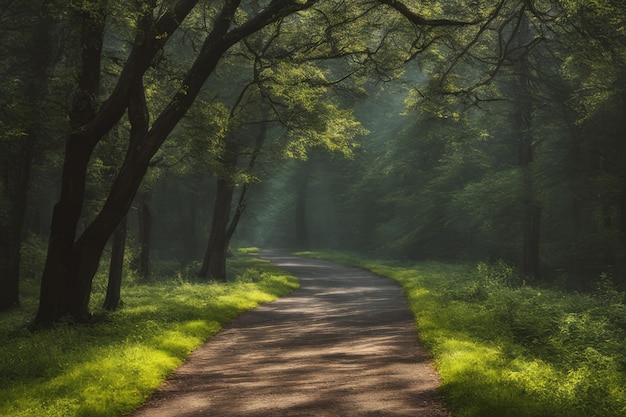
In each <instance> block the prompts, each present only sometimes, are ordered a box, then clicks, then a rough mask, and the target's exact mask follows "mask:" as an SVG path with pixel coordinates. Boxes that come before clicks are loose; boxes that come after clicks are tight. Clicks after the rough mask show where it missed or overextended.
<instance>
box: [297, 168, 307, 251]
mask: <svg viewBox="0 0 626 417" xmlns="http://www.w3.org/2000/svg"><path fill="white" fill-rule="evenodd" d="M298 171H299V172H300V175H298V176H297V178H296V181H297V183H296V187H297V188H296V211H295V228H296V245H297V247H298V249H300V250H308V249H309V234H308V230H307V226H306V223H307V222H306V218H307V216H306V212H307V209H306V208H307V203H306V202H307V197H308V189H309V175H310V169H309V163H308V162H303V165H302V168H301V169H299V170H298Z"/></svg>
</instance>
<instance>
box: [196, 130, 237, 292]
mask: <svg viewBox="0 0 626 417" xmlns="http://www.w3.org/2000/svg"><path fill="white" fill-rule="evenodd" d="M237 148H238V146H237V144H236V143H235V142H234V140H232V139H231V140H229V142H228V143H227V144H226V149H225V150H224V155H223V157H222V161H221V163H222V167H223V169H224V174H223V177H222V178H218V179H217V190H216V193H215V208H214V210H213V222H212V223H211V231H210V233H209V243H208V244H207V249H206V252H205V254H204V260H203V261H202V266H201V267H200V271H199V273H198V276H200V277H201V278H208V279H212V280H217V281H225V280H226V255H227V253H228V243H229V238H228V235H227V229H228V223H229V221H230V212H231V208H232V203H233V195H234V192H235V184H234V183H233V178H232V176H233V174H234V172H235V169H236V167H237V158H238V155H237Z"/></svg>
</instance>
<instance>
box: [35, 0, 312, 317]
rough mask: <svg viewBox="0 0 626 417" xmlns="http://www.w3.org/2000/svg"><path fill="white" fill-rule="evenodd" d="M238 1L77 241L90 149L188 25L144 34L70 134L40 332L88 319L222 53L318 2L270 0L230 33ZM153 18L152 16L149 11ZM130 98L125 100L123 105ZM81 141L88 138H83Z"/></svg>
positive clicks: (132, 146) (230, 4)
mask: <svg viewBox="0 0 626 417" xmlns="http://www.w3.org/2000/svg"><path fill="white" fill-rule="evenodd" d="M195 3H196V2H190V1H184V0H181V1H180V2H179V3H178V4H177V6H176V10H178V7H179V6H180V5H181V4H184V5H191V7H193V4H195ZM239 3H240V0H227V1H225V2H224V5H223V7H222V10H221V11H220V13H219V14H218V15H217V16H216V18H215V20H214V24H213V26H212V29H211V32H210V33H209V35H208V36H207V38H206V39H205V41H204V43H203V45H202V47H201V49H200V52H199V54H198V56H197V58H196V60H195V61H194V63H193V64H192V66H191V67H190V69H189V71H188V72H187V75H186V76H185V78H184V79H183V81H182V86H181V88H180V89H179V90H178V92H177V93H176V94H175V95H174V97H173V98H172V100H171V101H170V103H169V104H168V105H167V106H166V107H165V108H164V109H163V111H162V112H161V113H160V114H159V116H158V117H157V119H156V120H155V122H154V124H153V125H152V127H151V129H150V131H149V132H147V134H146V135H144V138H143V139H141V140H139V139H137V140H134V139H133V133H132V132H131V141H130V143H129V147H128V150H127V153H126V157H125V159H124V162H123V164H122V166H121V168H120V171H119V174H118V177H117V178H116V180H115V181H114V183H113V186H112V187H111V190H110V193H109V196H108V197H107V200H106V202H105V203H104V206H103V208H102V210H101V211H100V213H99V214H98V215H97V216H96V218H95V219H94V221H93V222H92V223H91V224H90V225H89V226H88V227H87V229H86V230H85V232H84V233H83V234H82V235H81V237H80V238H79V239H78V240H77V241H76V243H75V244H74V241H73V240H74V234H75V233H76V225H77V221H78V217H79V215H80V210H81V207H82V196H83V193H84V179H85V170H86V166H87V163H88V161H89V157H90V155H91V152H92V151H93V148H94V146H95V144H97V142H98V141H99V140H100V139H101V138H102V137H103V136H104V135H105V134H106V133H107V132H108V131H109V130H110V129H111V127H112V126H113V125H114V124H115V122H116V121H117V120H119V118H120V117H121V114H120V113H119V109H120V108H121V109H122V113H123V111H124V109H125V108H126V106H127V105H128V107H129V109H130V107H131V104H132V102H133V100H134V99H136V96H137V94H136V93H133V94H131V90H132V91H137V86H138V85H140V84H141V77H142V75H143V73H144V72H145V70H146V68H147V66H148V65H149V64H150V62H151V59H152V58H153V57H154V54H155V53H156V52H157V51H158V50H160V48H161V47H162V46H163V43H164V42H165V40H164V39H169V37H170V36H169V34H171V33H172V32H173V30H175V29H176V28H177V26H178V24H179V23H180V21H182V19H181V18H178V19H177V17H180V15H176V14H172V15H171V16H170V18H171V20H172V21H173V23H174V24H173V26H174V27H173V30H171V31H168V30H163V31H156V32H154V30H150V31H148V30H146V31H144V32H142V33H143V35H142V38H143V42H139V43H137V44H136V47H135V48H133V51H132V52H131V54H130V57H129V59H128V61H127V65H126V67H125V68H124V70H123V71H122V75H121V76H120V80H119V82H118V84H117V86H116V88H115V89H114V91H113V93H112V96H111V97H110V98H109V100H107V101H106V102H105V103H104V104H103V106H102V108H101V110H100V111H99V112H98V113H96V114H95V116H94V117H93V118H92V120H91V121H89V122H88V123H86V124H83V125H82V126H80V128H78V129H76V130H75V131H74V132H75V133H74V134H73V135H71V136H70V140H69V142H68V148H67V152H66V163H65V166H64V173H63V189H62V195H61V200H60V201H59V203H57V205H56V207H55V211H54V216H53V220H52V223H53V225H52V236H51V240H50V245H49V249H48V260H47V262H46V269H45V270H44V277H43V279H42V292H41V294H42V296H41V298H40V308H39V312H38V314H37V317H36V318H35V323H34V325H35V327H38V326H49V325H52V324H54V320H55V318H56V316H57V314H58V311H59V307H61V308H63V309H64V310H65V311H67V312H69V313H70V314H71V315H72V316H73V317H74V318H75V319H77V320H80V321H84V320H87V319H88V318H89V309H88V303H89V296H90V292H91V283H92V280H93V276H94V274H95V272H96V270H97V268H98V263H99V260H100V256H101V254H102V250H103V248H104V245H105V244H106V242H107V240H108V238H109V237H110V235H111V234H112V233H113V231H114V230H115V228H116V226H117V224H118V223H119V221H120V220H121V219H122V218H123V217H124V216H125V215H126V212H127V210H128V208H129V207H130V204H131V202H132V200H133V197H134V196H135V194H136V192H137V189H138V188H139V184H140V183H141V180H142V179H143V176H144V175H145V173H146V171H147V168H148V165H149V163H150V159H151V158H152V157H153V156H154V154H155V153H156V152H157V151H158V150H159V148H160V146H161V145H162V144H163V142H164V141H165V139H166V138H167V137H168V136H169V134H170V133H171V132H172V130H173V129H174V128H175V127H176V125H177V124H178V122H179V121H180V120H181V119H182V118H183V117H184V115H185V114H186V113H187V110H188V109H189V107H190V106H191V105H192V104H193V102H194V101H195V99H196V97H197V96H198V93H199V92H200V90H201V89H202V87H203V85H204V83H205V81H206V79H207V78H208V77H209V75H210V74H211V73H212V72H213V71H214V69H215V68H216V66H217V64H218V63H219V61H220V60H221V57H222V56H223V54H224V53H225V52H226V51H227V50H228V49H229V48H230V47H231V46H233V45H234V44H236V43H237V42H239V41H240V40H241V39H243V38H245V37H246V36H248V35H250V34H252V33H255V32H257V31H259V30H261V29H262V28H264V27H265V26H267V25H268V24H270V23H273V22H275V21H277V20H279V19H281V18H282V17H284V16H287V15H289V14H292V13H294V12H296V11H298V10H302V9H305V8H307V7H310V6H311V5H312V4H313V3H314V1H309V2H305V3H295V2H294V3H292V2H271V3H270V4H269V5H268V6H267V7H266V8H265V9H264V10H263V11H262V12H260V13H258V14H257V15H256V16H254V17H252V18H250V19H249V20H248V21H247V22H246V23H244V24H242V25H240V26H236V27H234V28H233V29H230V27H231V23H232V19H233V17H234V15H235V12H236V11H237V9H238V7H239ZM189 10H190V8H189ZM189 10H187V12H188V11H189ZM147 15H151V13H148V14H147ZM185 15H186V14H185ZM185 15H183V16H182V18H184V16H185ZM164 16H165V15H164ZM163 19H164V17H163V16H162V17H161V18H160V19H159V21H158V22H157V24H156V25H155V27H157V28H158V27H159V24H160V22H161V21H162V20H163ZM147 26H149V27H152V26H150V25H147ZM143 27H146V25H144V26H143ZM229 29H230V30H229ZM155 45H156V46H155ZM159 45H160V46H159ZM135 61H136V62H135ZM142 94H143V91H142ZM94 97H95V96H94ZM120 98H121V99H122V102H121V103H118V106H119V107H118V108H115V106H114V105H113V103H115V102H116V100H119V99H120ZM124 98H126V99H127V100H126V101H124V100H123V99H124ZM144 107H145V106H144ZM129 113H130V112H129ZM130 119H131V126H132V125H133V116H132V115H130ZM140 124H141V125H143V124H144V122H143V121H142V122H141V123H140ZM79 138H82V139H83V140H82V141H81V140H79Z"/></svg>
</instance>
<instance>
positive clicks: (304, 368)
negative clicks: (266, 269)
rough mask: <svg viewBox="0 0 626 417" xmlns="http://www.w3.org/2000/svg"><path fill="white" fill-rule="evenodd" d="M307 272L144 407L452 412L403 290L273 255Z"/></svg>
mask: <svg viewBox="0 0 626 417" xmlns="http://www.w3.org/2000/svg"><path fill="white" fill-rule="evenodd" d="M266 257H267V259H269V260H270V261H272V262H273V263H275V264H277V265H279V266H280V267H282V268H284V269H286V270H288V271H289V272H290V273H292V274H294V275H296V276H297V277H298V278H300V281H301V285H302V286H301V288H300V289H298V290H296V291H294V292H293V293H292V294H290V295H288V296H286V297H283V298H280V299H279V300H276V301H274V302H272V303H269V304H266V305H263V306H261V307H259V308H257V309H255V310H252V311H250V312H247V313H244V314H242V315H240V316H239V317H237V318H236V319H235V320H233V322H232V323H231V324H230V325H229V326H228V327H226V328H225V329H224V330H223V331H221V332H220V333H219V334H217V335H216V336H215V337H213V338H212V339H211V340H210V341H209V342H208V343H206V344H205V345H203V346H202V347H200V348H199V349H197V350H196V351H195V352H193V353H192V354H191V356H190V357H189V359H188V360H187V362H186V363H185V364H184V365H183V366H181V367H180V368H178V369H177V370H176V371H175V372H174V373H173V374H172V375H171V376H170V378H168V380H167V381H166V382H165V383H164V384H163V386H162V387H161V388H160V389H159V390H158V391H157V392H156V393H155V394H154V395H153V397H152V398H151V399H150V401H149V402H148V403H147V404H146V405H145V406H144V407H142V408H141V409H139V410H138V411H137V412H136V413H135V414H133V416H134V417H148V416H149V417H165V416H168V417H169V416H171V417H174V416H175V417H192V416H194V417H195V416H220V417H226V416H259V417H261V416H263V417H268V416H280V417H284V416H315V417H319V416H333V417H335V416H342V417H343V416H345V417H347V416H359V417H367V416H372V417H374V416H376V417H382V416H420V417H443V416H449V415H450V414H449V413H448V412H447V411H445V409H444V407H443V406H442V404H441V403H440V401H439V398H438V394H437V385H438V377H437V375H436V373H435V372H434V371H433V370H432V368H431V366H430V364H429V361H428V355H427V354H426V352H425V350H424V349H423V348H421V347H420V346H419V345H418V340H417V337H416V335H415V331H414V326H413V318H412V315H411V313H410V311H409V309H408V306H407V303H406V301H405V297H404V295H403V293H402V290H401V289H400V288H399V287H398V286H397V285H396V284H395V283H394V282H393V281H391V280H388V279H385V278H380V277H378V276H376V275H374V274H371V273H369V272H366V271H363V270H360V269H355V268H350V267H346V266H342V265H338V264H334V263H331V262H326V261H319V260H311V259H305V258H298V257H294V256H279V255H267V256H266Z"/></svg>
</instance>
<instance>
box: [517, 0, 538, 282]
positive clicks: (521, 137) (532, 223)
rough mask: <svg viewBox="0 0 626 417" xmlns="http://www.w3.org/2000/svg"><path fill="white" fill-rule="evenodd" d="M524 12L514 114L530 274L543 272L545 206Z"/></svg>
mask: <svg viewBox="0 0 626 417" xmlns="http://www.w3.org/2000/svg"><path fill="white" fill-rule="evenodd" d="M522 13H523V14H522V15H521V16H520V25H519V28H518V32H517V34H516V35H517V37H518V39H517V45H518V47H519V48H522V50H523V52H521V54H520V55H519V56H518V57H516V58H515V60H514V69H515V75H516V77H517V83H516V94H515V100H516V106H517V109H516V115H515V117H514V120H515V121H514V124H515V126H514V127H515V131H516V133H517V144H518V163H519V166H520V168H521V170H522V181H523V184H522V210H523V215H522V256H521V265H520V270H521V272H522V275H523V276H525V277H529V278H539V277H540V276H541V271H540V262H539V244H540V230H541V227H540V225H541V207H540V206H539V205H538V203H537V201H536V198H535V192H534V180H533V174H532V169H531V167H532V162H533V152H534V140H533V131H532V115H533V96H532V94H533V93H532V89H531V86H530V79H531V72H530V66H529V65H528V60H527V59H528V53H529V51H528V50H527V49H526V47H527V45H528V43H529V27H528V25H529V22H528V17H527V16H526V14H525V13H524V12H522Z"/></svg>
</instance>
